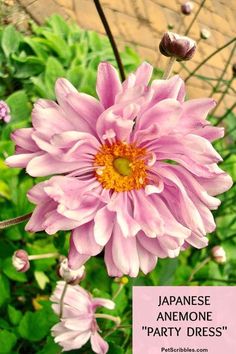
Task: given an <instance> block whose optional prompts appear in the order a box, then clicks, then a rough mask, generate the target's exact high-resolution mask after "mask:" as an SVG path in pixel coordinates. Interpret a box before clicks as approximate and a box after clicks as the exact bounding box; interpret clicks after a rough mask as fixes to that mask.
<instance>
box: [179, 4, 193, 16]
mask: <svg viewBox="0 0 236 354" xmlns="http://www.w3.org/2000/svg"><path fill="white" fill-rule="evenodd" d="M193 8H194V5H193V3H192V2H191V1H187V2H185V3H184V4H182V5H181V12H182V14H183V15H187V16H188V15H190V14H191V12H192V10H193Z"/></svg>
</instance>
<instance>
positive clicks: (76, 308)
mask: <svg viewBox="0 0 236 354" xmlns="http://www.w3.org/2000/svg"><path fill="white" fill-rule="evenodd" d="M64 286H65V282H63V281H59V282H57V286H56V289H55V291H54V293H53V295H52V296H51V298H50V300H51V301H52V302H53V305H52V308H53V310H54V311H55V313H56V314H57V315H59V313H60V308H61V306H60V300H61V297H62V293H63V289H64ZM100 306H103V307H106V308H108V309H110V310H113V309H114V307H115V304H114V302H113V301H111V300H108V299H102V298H92V296H91V295H90V294H89V293H88V292H87V291H85V290H84V289H83V288H81V286H79V285H74V286H72V285H67V289H66V293H65V296H64V299H63V307H62V309H63V313H62V318H61V319H60V322H59V323H57V324H56V325H55V326H54V327H53V328H52V335H53V337H55V339H54V340H55V342H56V343H59V344H60V346H62V348H63V351H68V350H73V349H79V348H81V347H82V346H83V345H85V343H87V341H88V340H89V339H90V342H91V346H92V350H93V352H95V353H97V354H106V353H107V352H108V349H109V346H108V344H107V342H106V341H105V340H104V339H103V338H102V337H101V336H100V334H99V333H98V332H99V331H100V329H99V327H98V324H97V321H96V314H95V312H96V309H97V307H100Z"/></svg>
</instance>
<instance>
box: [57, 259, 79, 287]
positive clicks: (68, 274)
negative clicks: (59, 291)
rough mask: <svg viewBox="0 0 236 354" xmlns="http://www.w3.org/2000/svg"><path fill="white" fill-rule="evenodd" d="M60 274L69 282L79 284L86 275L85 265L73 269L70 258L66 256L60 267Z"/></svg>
mask: <svg viewBox="0 0 236 354" xmlns="http://www.w3.org/2000/svg"><path fill="white" fill-rule="evenodd" d="M58 274H59V276H60V277H61V278H62V279H63V280H65V281H66V282H67V283H69V284H78V283H79V282H80V281H81V280H83V278H84V277H85V267H84V266H82V267H80V268H78V269H71V268H70V267H69V265H68V259H67V258H64V259H63V260H62V261H61V263H60V266H59V269H58Z"/></svg>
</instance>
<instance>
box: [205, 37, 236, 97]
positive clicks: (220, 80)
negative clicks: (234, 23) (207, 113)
mask: <svg viewBox="0 0 236 354" xmlns="http://www.w3.org/2000/svg"><path fill="white" fill-rule="evenodd" d="M235 48H236V43H234V46H233V48H232V50H231V53H230V55H229V57H228V60H227V62H226V64H225V66H224V70H223V71H222V73H221V76H220V77H219V79H218V80H217V84H216V85H215V87H213V88H212V91H211V95H210V97H212V96H213V94H214V93H215V92H217V91H218V89H219V86H220V84H221V82H222V80H223V78H224V76H225V73H226V72H227V69H228V67H229V64H230V62H231V59H232V58H233V55H234V51H235Z"/></svg>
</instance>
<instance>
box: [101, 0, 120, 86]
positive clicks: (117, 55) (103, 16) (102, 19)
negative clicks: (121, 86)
mask: <svg viewBox="0 0 236 354" xmlns="http://www.w3.org/2000/svg"><path fill="white" fill-rule="evenodd" d="M94 4H95V6H96V9H97V12H98V14H99V17H100V19H101V21H102V24H103V26H104V29H105V31H106V34H107V36H108V38H109V41H110V43H111V46H112V49H113V52H114V55H115V58H116V62H117V65H118V69H119V72H120V77H121V80H122V81H125V72H124V66H123V63H122V60H121V57H120V53H119V51H118V48H117V45H116V42H115V39H114V37H113V34H112V32H111V29H110V26H109V24H108V22H107V19H106V16H105V13H104V11H103V9H102V6H101V4H100V1H99V0H94Z"/></svg>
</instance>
